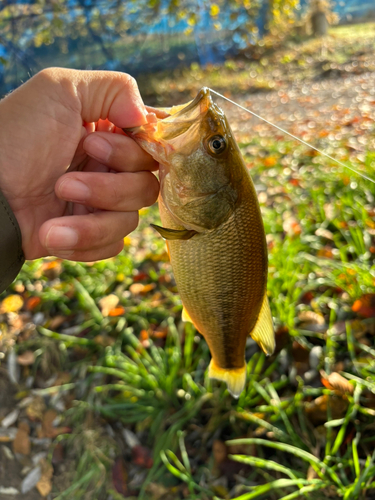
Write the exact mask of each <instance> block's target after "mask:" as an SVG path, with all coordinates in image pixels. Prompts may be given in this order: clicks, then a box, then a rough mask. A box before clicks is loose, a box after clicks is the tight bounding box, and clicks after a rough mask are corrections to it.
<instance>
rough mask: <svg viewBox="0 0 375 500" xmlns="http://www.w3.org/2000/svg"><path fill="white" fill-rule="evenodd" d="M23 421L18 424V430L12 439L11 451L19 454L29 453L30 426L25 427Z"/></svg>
mask: <svg viewBox="0 0 375 500" xmlns="http://www.w3.org/2000/svg"><path fill="white" fill-rule="evenodd" d="M23 424H24V423H23V422H21V423H20V424H19V426H18V431H17V434H16V437H15V438H14V441H13V445H12V447H13V453H20V454H21V455H30V452H31V443H30V437H29V434H30V428H26V426H25V425H23ZM26 425H27V424H26Z"/></svg>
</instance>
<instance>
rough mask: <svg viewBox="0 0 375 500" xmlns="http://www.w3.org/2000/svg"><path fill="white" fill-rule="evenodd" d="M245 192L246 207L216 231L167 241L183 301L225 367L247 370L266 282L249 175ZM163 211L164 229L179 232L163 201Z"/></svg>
mask: <svg viewBox="0 0 375 500" xmlns="http://www.w3.org/2000/svg"><path fill="white" fill-rule="evenodd" d="M241 189H242V191H243V196H242V197H241V198H242V199H243V202H242V204H241V205H240V206H239V207H237V209H236V210H235V212H234V213H233V215H232V216H231V217H230V219H229V220H228V221H227V222H226V223H224V224H222V225H221V226H220V227H219V228H218V229H216V230H213V231H210V232H209V233H205V234H201V235H196V236H194V238H191V239H190V240H187V241H179V240H176V241H169V242H168V247H169V253H170V257H171V264H172V268H173V273H174V276H175V279H176V283H177V288H178V291H179V293H180V296H181V300H182V303H183V304H184V307H185V308H186V310H187V312H188V314H189V316H190V318H191V319H192V321H193V323H194V325H195V326H196V328H197V329H198V331H199V332H200V333H201V334H202V335H203V336H204V337H205V339H206V341H207V343H208V345H209V347H210V350H211V353H212V356H213V359H214V360H215V362H216V364H217V365H219V366H220V367H222V368H241V367H243V365H244V352H245V344H246V339H247V337H248V335H249V333H250V332H251V330H252V329H253V327H254V325H255V322H256V320H257V318H258V316H259V311H260V308H261V305H262V301H263V297H264V293H265V289H266V284H267V252H266V241H265V237H264V229H263V223H262V219H261V215H260V211H259V206H258V203H257V202H256V193H255V189H254V187H253V185H252V180H251V178H250V176H249V175H247V176H246V177H245V178H244V179H243V182H242V186H241ZM159 207H160V216H161V220H162V223H163V226H165V227H171V228H173V229H180V227H179V226H178V225H177V224H176V223H175V222H174V220H173V218H172V217H171V216H170V215H169V213H168V211H167V210H166V208H165V206H163V202H162V201H160V200H159ZM260 248H263V249H264V251H263V252H259V249H260Z"/></svg>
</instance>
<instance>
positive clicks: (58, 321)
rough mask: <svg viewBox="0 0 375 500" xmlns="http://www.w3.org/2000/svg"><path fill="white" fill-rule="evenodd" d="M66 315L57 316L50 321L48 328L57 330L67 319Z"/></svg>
mask: <svg viewBox="0 0 375 500" xmlns="http://www.w3.org/2000/svg"><path fill="white" fill-rule="evenodd" d="M66 319H67V318H66V316H55V317H54V318H52V319H51V320H50V322H49V323H48V328H49V329H50V330H57V328H59V326H61V325H62V324H63V323H64V322H65V321H66Z"/></svg>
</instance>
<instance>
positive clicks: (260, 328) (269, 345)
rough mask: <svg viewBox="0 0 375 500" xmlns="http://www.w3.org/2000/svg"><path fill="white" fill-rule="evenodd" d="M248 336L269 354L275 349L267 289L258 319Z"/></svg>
mask: <svg viewBox="0 0 375 500" xmlns="http://www.w3.org/2000/svg"><path fill="white" fill-rule="evenodd" d="M250 336H251V337H252V338H253V339H254V340H255V342H256V343H257V344H259V345H260V347H261V348H262V350H263V351H264V352H265V354H267V356H270V355H271V354H272V353H273V351H274V350H275V333H274V329H273V322H272V316H271V309H270V305H269V303H268V297H267V291H266V292H265V294H264V297H263V303H262V307H261V308H260V313H259V316H258V320H257V322H256V324H255V326H254V328H253V330H252V331H251V332H250Z"/></svg>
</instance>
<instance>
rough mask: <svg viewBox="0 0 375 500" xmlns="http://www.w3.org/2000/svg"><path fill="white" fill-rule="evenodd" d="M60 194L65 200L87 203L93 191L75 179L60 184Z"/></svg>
mask: <svg viewBox="0 0 375 500" xmlns="http://www.w3.org/2000/svg"><path fill="white" fill-rule="evenodd" d="M59 194H60V196H61V197H63V198H64V199H65V200H69V201H86V200H88V199H89V197H90V194H91V191H90V189H89V187H88V186H86V184H84V183H83V182H81V181H76V180H73V179H66V180H65V181H63V182H62V183H61V184H60V187H59Z"/></svg>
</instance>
